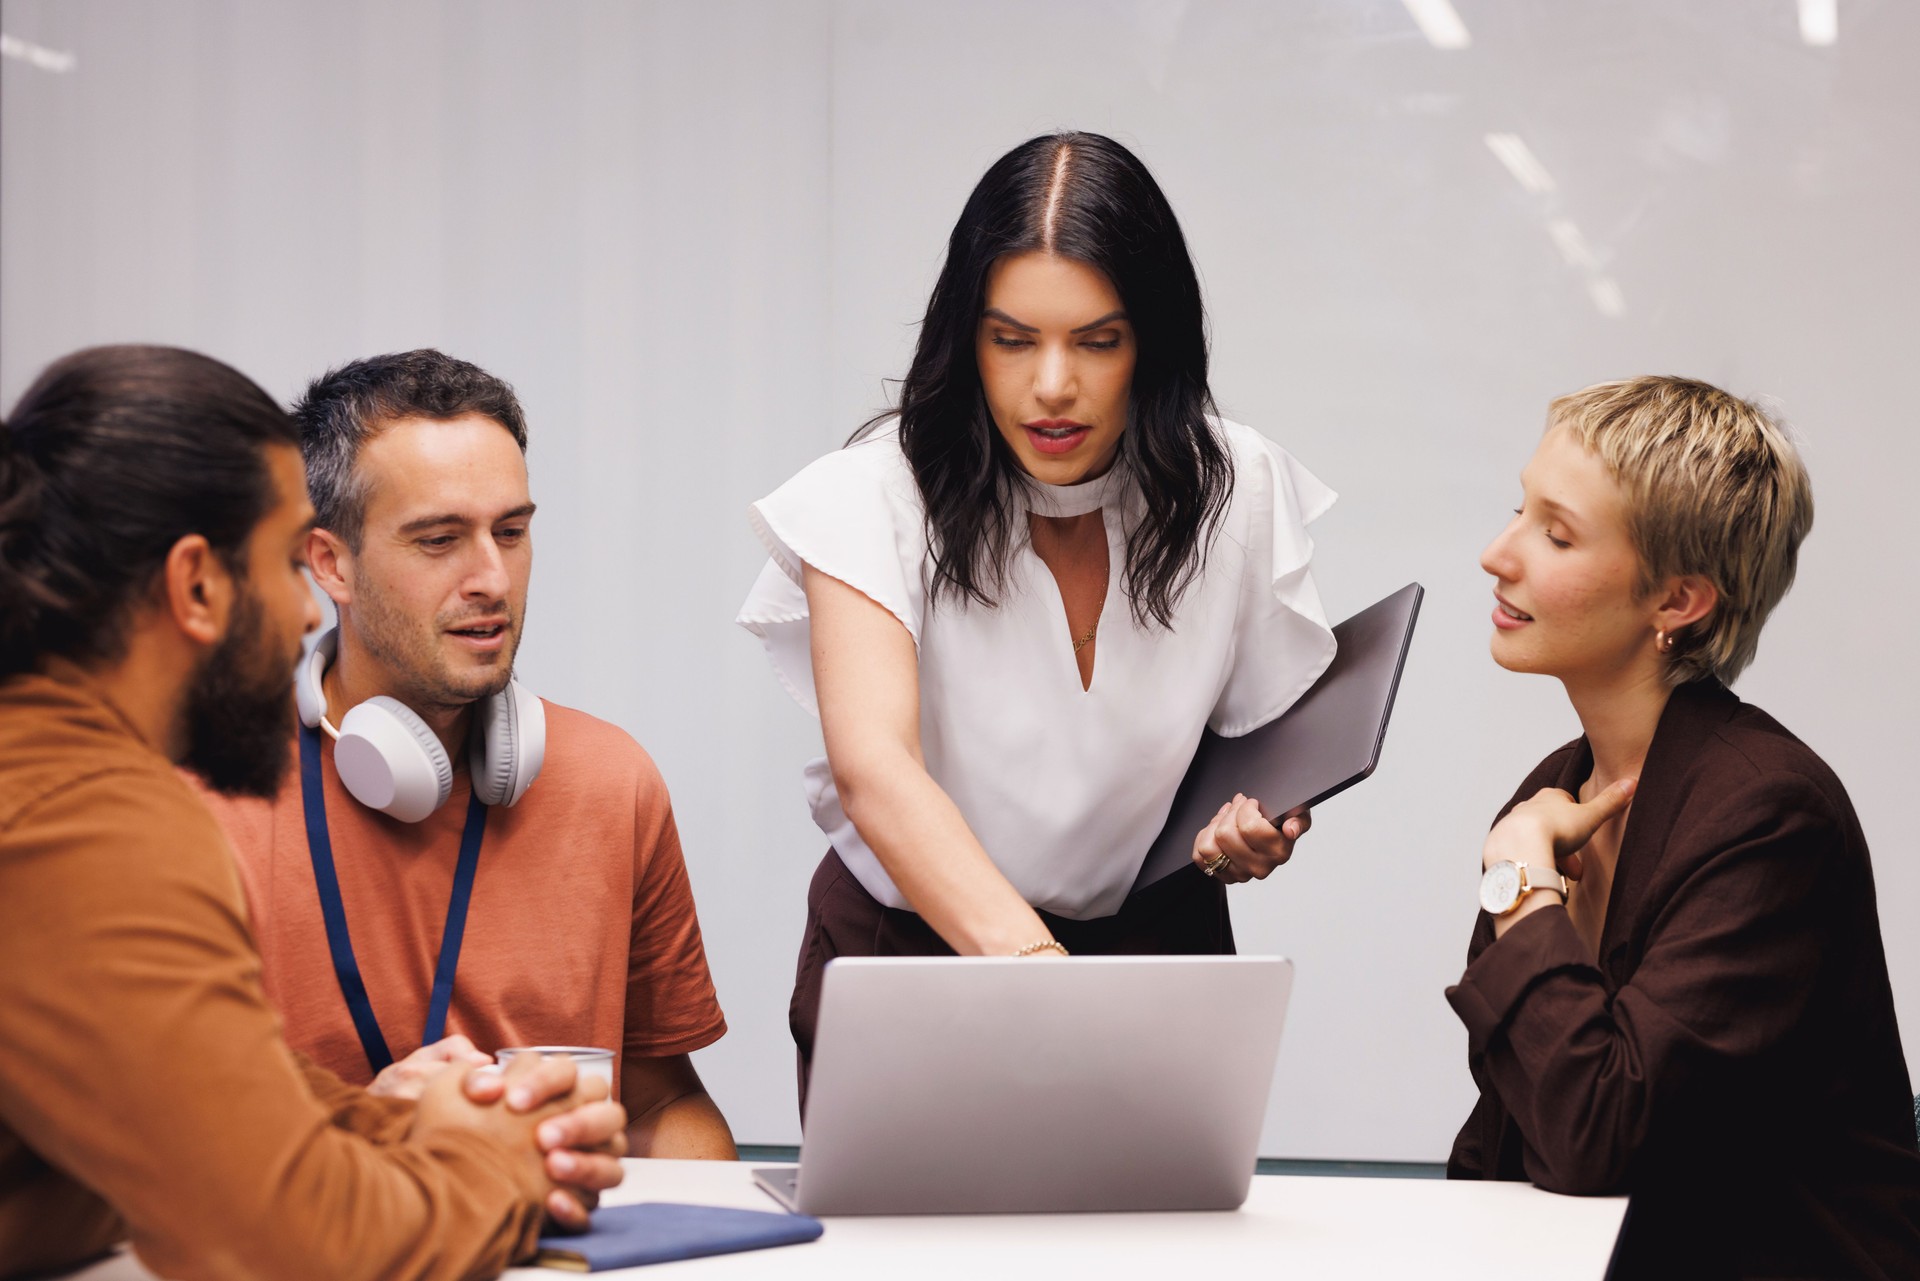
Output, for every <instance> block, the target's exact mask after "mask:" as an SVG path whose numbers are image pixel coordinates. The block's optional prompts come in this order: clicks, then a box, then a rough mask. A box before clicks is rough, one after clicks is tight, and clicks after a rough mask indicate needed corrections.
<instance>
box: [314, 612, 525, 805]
mask: <svg viewBox="0 0 1920 1281" xmlns="http://www.w3.org/2000/svg"><path fill="white" fill-rule="evenodd" d="M339 653H340V633H339V630H338V629H333V630H329V631H328V632H327V633H326V635H324V636H322V637H321V638H320V639H319V641H318V642H317V643H315V645H314V647H313V652H312V653H311V654H309V655H307V657H306V658H305V659H303V660H301V663H300V666H299V668H298V670H297V671H296V672H295V673H294V682H293V697H294V703H295V705H296V706H297V707H298V708H299V710H300V723H301V724H302V725H305V726H306V727H307V728H308V729H320V730H324V731H325V732H326V733H327V734H329V735H331V736H332V738H333V743H334V745H333V764H334V768H335V769H337V770H339V771H340V781H341V782H342V783H343V784H345V785H346V789H347V794H348V795H349V796H351V797H353V799H354V800H356V801H359V802H360V803H361V804H362V805H365V806H366V807H367V808H368V809H375V810H379V811H380V812H381V813H382V814H389V815H392V816H393V817H394V818H397V819H399V820H400V821H401V822H403V823H418V822H420V821H421V820H422V819H424V818H426V817H427V815H429V814H431V813H433V812H434V811H435V810H437V809H439V808H440V807H441V806H442V805H444V804H446V803H447V797H449V796H451V795H452V794H453V764H452V762H450V761H449V760H448V759H447V751H446V748H445V747H443V746H442V745H441V743H440V738H439V736H438V735H436V734H435V733H434V732H433V731H432V730H431V729H429V728H428V727H427V723H426V722H425V721H423V720H421V719H420V717H419V715H418V714H417V713H416V712H414V710H413V709H412V708H410V707H408V706H407V705H406V704H404V703H402V702H401V701H400V700H399V699H397V698H389V697H387V696H386V695H385V694H377V695H375V696H374V697H372V698H370V699H368V700H367V701H366V702H364V703H361V704H360V705H359V706H357V707H352V708H349V709H348V710H347V714H346V715H345V716H343V717H341V718H340V728H339V729H335V728H334V727H333V726H331V725H329V724H327V695H326V691H325V689H324V688H323V687H322V685H321V679H322V678H323V677H324V676H325V675H326V672H327V668H329V667H331V666H332V665H333V661H334V659H335V658H336V657H337V656H338V655H339ZM474 710H475V712H476V715H475V717H474V722H473V733H472V735H471V739H470V743H469V746H468V749H467V770H468V772H469V773H470V774H472V775H473V792H474V795H475V796H478V797H479V798H480V801H481V803H482V804H486V805H512V804H513V803H514V802H515V801H518V800H519V799H520V798H521V797H522V796H524V795H526V791H527V788H529V787H530V786H532V785H533V780H534V779H535V778H536V777H538V775H539V773H540V765H541V762H542V761H544V760H545V759H546V755H547V712H546V708H544V707H542V706H541V705H540V700H539V698H537V697H536V696H534V695H532V694H529V693H528V692H527V691H526V690H524V689H522V688H520V682H519V681H512V680H510V681H508V682H507V687H506V688H505V689H503V690H501V691H500V692H499V693H498V694H495V695H494V696H493V697H491V698H488V699H485V700H483V701H482V702H481V703H480V704H479V705H478V706H477V707H476V708H475V709H474Z"/></svg>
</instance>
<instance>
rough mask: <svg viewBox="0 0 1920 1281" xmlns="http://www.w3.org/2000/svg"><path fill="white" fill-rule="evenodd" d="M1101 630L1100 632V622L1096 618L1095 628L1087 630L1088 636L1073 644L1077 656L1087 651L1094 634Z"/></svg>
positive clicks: (1094, 621)
mask: <svg viewBox="0 0 1920 1281" xmlns="http://www.w3.org/2000/svg"><path fill="white" fill-rule="evenodd" d="M1099 630H1100V620H1099V619H1097V618H1096V619H1094V620H1093V626H1092V627H1089V628H1087V634H1086V635H1085V636H1082V637H1081V638H1080V639H1079V640H1077V641H1075V642H1074V643H1073V652H1074V653H1075V654H1078V653H1079V652H1080V651H1081V650H1083V649H1085V648H1086V647H1087V646H1088V644H1089V643H1091V642H1092V640H1093V636H1094V633H1095V632H1098V631H1099Z"/></svg>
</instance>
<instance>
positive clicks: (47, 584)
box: [0, 346, 299, 677]
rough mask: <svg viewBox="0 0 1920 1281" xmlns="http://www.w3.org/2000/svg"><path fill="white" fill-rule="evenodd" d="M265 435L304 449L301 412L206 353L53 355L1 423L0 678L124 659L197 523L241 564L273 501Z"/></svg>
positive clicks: (141, 350)
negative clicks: (172, 556) (47, 662)
mask: <svg viewBox="0 0 1920 1281" xmlns="http://www.w3.org/2000/svg"><path fill="white" fill-rule="evenodd" d="M268 444H284V445H292V446H298V444H299V436H298V433H297V431H296V429H295V427H294V425H293V421H292V419H291V418H289V417H288V415H287V413H286V412H285V411H284V410H282V409H281V408H280V407H279V406H278V405H276V404H274V402H273V398H272V397H270V396H268V395H267V393H266V392H264V391H262V390H261V389H260V388H259V387H258V386H256V385H255V384H254V383H253V382H252V381H250V380H249V379H248V378H247V377H246V376H245V375H243V374H241V373H239V372H238V371H237V370H234V369H232V368H230V367H228V366H226V365H223V364H221V363H220V362H219V361H217V360H213V359H211V358H209V357H207V356H202V355H199V354H198V353H195V352H190V351H182V350H180V349H179V348H176V347H136V346H122V347H94V348H90V349H88V350H86V351H80V352H75V353H74V354H73V355H71V356H67V357H65V358H64V359H61V360H58V361H56V362H54V363H53V364H52V365H50V366H48V367H47V369H46V371H45V372H44V373H42V374H41V375H40V377H39V378H38V379H36V380H35V381H34V384H33V386H31V387H29V388H28V389H27V391H26V394H25V395H23V396H22V397H21V398H20V403H19V404H17V405H16V406H14V410H13V413H12V415H11V416H10V417H8V419H7V420H6V422H5V425H4V426H0V677H6V676H11V675H14V674H15V673H18V672H23V671H30V670H32V669H34V668H35V667H37V666H39V664H40V663H41V661H42V660H43V659H44V658H47V657H50V656H53V655H59V656H63V657H67V658H72V659H77V660H80V661H89V660H97V659H108V658H113V657H115V656H117V655H118V653H119V652H120V648H121V645H122V642H123V640H124V632H125V623H126V620H127V615H128V612H129V610H130V609H131V607H132V606H133V604H134V603H135V601H136V599H137V598H138V597H139V596H140V595H142V594H143V593H144V592H145V591H146V590H147V589H148V587H149V586H150V585H151V583H152V581H153V576H154V574H155V573H156V572H157V571H158V570H159V569H160V567H161V565H162V564H163V563H164V562H165V560H166V557H167V554H168V552H169V551H171V550H172V548H173V545H174V544H175V543H177V542H179V541H180V539H182V538H184V537H186V536H187V535H189V534H195V533H197V534H201V535H204V536H205V537H206V539H207V541H208V543H209V544H211V545H212V547H213V548H214V550H215V551H216V552H217V553H218V554H219V555H220V556H221V557H222V558H223V559H225V560H226V561H227V563H228V564H229V565H231V566H233V567H235V568H236V569H239V568H243V567H244V560H245V549H246V540H247V536H248V534H250V533H251V532H252V530H253V527H254V526H255V525H256V524H257V523H258V522H259V520H260V518H261V517H262V516H263V515H265V514H266V512H267V510H268V509H269V508H270V507H271V506H272V505H273V501H274V494H273V481H272V477H271V475H270V474H269V472H268V470H267V462H266V459H265V457H264V455H263V452H262V449H263V447H264V446H265V445H268Z"/></svg>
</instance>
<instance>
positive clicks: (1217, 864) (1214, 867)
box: [1200, 854, 1233, 876]
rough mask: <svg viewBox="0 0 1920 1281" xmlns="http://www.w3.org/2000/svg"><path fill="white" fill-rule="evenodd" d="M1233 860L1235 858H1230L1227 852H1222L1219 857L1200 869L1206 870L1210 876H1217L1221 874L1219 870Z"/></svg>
mask: <svg viewBox="0 0 1920 1281" xmlns="http://www.w3.org/2000/svg"><path fill="white" fill-rule="evenodd" d="M1232 861H1233V860H1232V859H1230V858H1228V857H1227V856H1226V855H1225V854H1222V855H1220V856H1219V857H1218V858H1216V859H1214V860H1213V862H1211V863H1208V864H1207V865H1206V866H1205V867H1203V868H1201V869H1200V870H1201V871H1203V872H1205V873H1206V874H1207V875H1208V876H1215V875H1218V874H1219V871H1220V869H1221V868H1223V867H1225V866H1226V865H1227V864H1228V863H1230V862H1232Z"/></svg>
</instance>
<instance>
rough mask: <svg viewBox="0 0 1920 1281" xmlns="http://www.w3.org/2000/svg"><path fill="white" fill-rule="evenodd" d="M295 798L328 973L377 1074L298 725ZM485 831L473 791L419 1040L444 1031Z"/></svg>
mask: <svg viewBox="0 0 1920 1281" xmlns="http://www.w3.org/2000/svg"><path fill="white" fill-rule="evenodd" d="M300 801H301V804H302V806H303V807H304V808H305V810H306V815H307V852H308V853H309V854H311V855H312V856H313V880H314V885H315V887H316V888H317V889H318V890H319V891H320V915H321V917H322V919H324V920H325V921H326V924H327V950H328V951H330V952H332V953H333V975H334V977H335V978H336V979H338V980H339V981H340V995H342V996H344V997H346V999H347V1012H348V1013H349V1014H351V1015H353V1027H354V1030H355V1031H356V1032H358V1033H359V1034H360V1048H361V1049H362V1050H364V1051H365V1052H366V1055H367V1063H368V1064H369V1065H370V1066H371V1067H372V1068H373V1071H374V1074H375V1075H376V1076H377V1075H379V1073H380V1071H381V1069H382V1068H385V1067H386V1066H387V1065H388V1064H390V1063H392V1062H393V1052H392V1051H391V1050H389V1049H388V1048H387V1038H386V1037H385V1036H383V1035H381V1033H380V1021H379V1020H378V1019H376V1018H374V1016H373V1002H372V1001H369V1000H368V999H367V985H366V983H365V982H363V981H362V980H361V978H360V963H359V962H358V961H356V960H354V959H353V940H352V939H351V938H350V937H349V936H348V934H347V909H346V905H345V904H344V903H342V902H341V901H340V878H339V877H338V876H337V875H335V873H334V870H333V839H332V838H331V837H330V836H328V835H327V798H326V793H325V787H324V785H323V780H322V779H321V776H320V731H319V730H317V729H308V728H306V727H304V726H303V727H302V728H301V730H300ZM486 831H487V807H486V806H485V805H483V804H481V802H480V798H479V797H478V796H471V797H469V798H468V800H467V826H466V830H465V831H463V832H461V833H460V862H459V864H458V865H457V866H456V867H455V868H454V872H453V897H452V899H451V900H449V901H448V903H447V924H446V928H445V929H444V930H443V931H442V932H441V935H440V964H439V966H438V967H437V968H436V969H435V970H434V974H433V997H432V999H431V1000H430V1001H429V1002H428V1004H427V1028H426V1031H424V1032H422V1033H421V1034H420V1044H422V1045H431V1044H433V1043H434V1042H435V1041H438V1040H439V1039H440V1038H441V1037H442V1036H444V1035H446V1030H447V1007H448V1006H449V1005H451V1004H452V1003H453V972H454V971H455V970H456V969H458V968H459V965H460V939H461V937H462V936H463V935H464V934H465V933H466V932H467V903H468V901H469V900H471V899H472V898H473V873H474V869H475V868H477V867H478V866H479V865H480V841H481V838H482V837H484V836H485V835H486Z"/></svg>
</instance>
